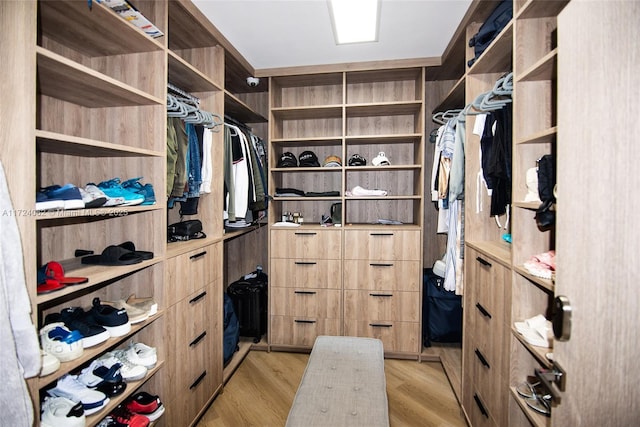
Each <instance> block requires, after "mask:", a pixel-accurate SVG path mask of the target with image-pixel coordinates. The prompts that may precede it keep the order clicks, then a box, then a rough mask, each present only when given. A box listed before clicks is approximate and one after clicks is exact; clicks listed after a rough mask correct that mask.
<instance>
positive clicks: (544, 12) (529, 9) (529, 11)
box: [515, 0, 569, 19]
mask: <svg viewBox="0 0 640 427" xmlns="http://www.w3.org/2000/svg"><path fill="white" fill-rule="evenodd" d="M568 3H569V0H546V1H542V2H541V1H539V0H529V1H528V2H527V3H525V4H524V6H522V7H521V8H520V10H519V11H518V12H517V13H516V14H515V15H516V19H531V18H548V17H552V16H556V15H558V14H559V13H560V12H561V11H562V9H564V7H565V6H566V5H567V4H568Z"/></svg>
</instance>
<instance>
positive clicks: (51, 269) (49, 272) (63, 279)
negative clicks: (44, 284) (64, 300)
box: [42, 261, 89, 285]
mask: <svg viewBox="0 0 640 427" xmlns="http://www.w3.org/2000/svg"><path fill="white" fill-rule="evenodd" d="M42 268H44V274H45V275H46V276H47V278H49V279H53V280H57V281H58V282H60V283H62V284H65V285H80V284H82V283H87V282H88V281H89V278H87V277H68V276H65V275H64V268H62V264H60V263H59V262H55V261H49V262H48V263H46V264H45V265H44V266H43V267H42Z"/></svg>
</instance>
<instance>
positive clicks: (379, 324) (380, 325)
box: [369, 323, 393, 328]
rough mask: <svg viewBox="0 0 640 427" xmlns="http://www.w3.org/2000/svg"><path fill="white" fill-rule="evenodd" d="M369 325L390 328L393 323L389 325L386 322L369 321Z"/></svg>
mask: <svg viewBox="0 0 640 427" xmlns="http://www.w3.org/2000/svg"><path fill="white" fill-rule="evenodd" d="M369 326H371V327H374V328H390V327H392V326H393V325H387V324H386V323H369Z"/></svg>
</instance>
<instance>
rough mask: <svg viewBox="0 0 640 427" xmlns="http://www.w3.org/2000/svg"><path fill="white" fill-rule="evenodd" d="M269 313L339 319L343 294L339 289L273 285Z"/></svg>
mask: <svg viewBox="0 0 640 427" xmlns="http://www.w3.org/2000/svg"><path fill="white" fill-rule="evenodd" d="M270 291H271V298H270V300H271V306H270V311H269V313H271V314H273V315H276V316H297V317H305V318H306V317H310V318H316V317H320V318H330V319H338V318H339V317H340V313H342V294H341V292H340V290H337V289H295V288H280V287H273V286H272V287H271V288H270Z"/></svg>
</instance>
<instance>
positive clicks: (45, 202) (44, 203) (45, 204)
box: [36, 190, 64, 211]
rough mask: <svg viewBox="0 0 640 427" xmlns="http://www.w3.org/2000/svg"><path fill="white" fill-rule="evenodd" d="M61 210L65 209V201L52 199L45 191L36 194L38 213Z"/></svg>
mask: <svg viewBox="0 0 640 427" xmlns="http://www.w3.org/2000/svg"><path fill="white" fill-rule="evenodd" d="M60 209H64V200H61V199H50V198H49V196H47V193H45V191H44V190H40V191H38V192H36V210H37V211H57V210H60Z"/></svg>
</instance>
